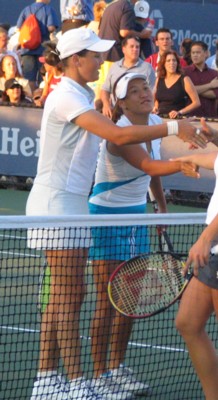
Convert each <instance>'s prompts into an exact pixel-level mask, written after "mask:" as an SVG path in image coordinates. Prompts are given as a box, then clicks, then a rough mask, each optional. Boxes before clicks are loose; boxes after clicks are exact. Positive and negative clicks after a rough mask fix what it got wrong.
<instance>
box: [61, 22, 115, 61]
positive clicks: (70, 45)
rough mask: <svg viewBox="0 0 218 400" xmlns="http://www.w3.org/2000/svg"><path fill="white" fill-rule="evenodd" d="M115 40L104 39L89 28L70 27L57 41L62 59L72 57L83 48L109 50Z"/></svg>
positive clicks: (98, 50) (99, 50) (97, 50)
mask: <svg viewBox="0 0 218 400" xmlns="http://www.w3.org/2000/svg"><path fill="white" fill-rule="evenodd" d="M114 43H115V40H102V39H100V38H99V37H98V36H97V35H96V34H95V33H94V32H93V31H92V30H91V29H89V28H84V27H82V28H78V29H70V30H69V31H67V32H65V33H63V35H62V36H61V37H60V39H59V40H58V43H57V50H58V51H59V53H60V59H61V60H63V59H64V58H67V57H70V56H71V55H73V54H76V53H79V52H80V51H82V50H90V51H96V52H104V51H108V50H109V49H110V48H111V47H112V46H113V45H114Z"/></svg>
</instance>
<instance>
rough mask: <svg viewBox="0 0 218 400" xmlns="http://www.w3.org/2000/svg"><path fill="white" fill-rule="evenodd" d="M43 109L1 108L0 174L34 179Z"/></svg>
mask: <svg viewBox="0 0 218 400" xmlns="http://www.w3.org/2000/svg"><path fill="white" fill-rule="evenodd" d="M41 117H42V110H41V109H37V108H27V107H25V108H24V107H5V106H0V175H16V176H35V174H36V167H37V162H38V155H39V136H40V124H41Z"/></svg>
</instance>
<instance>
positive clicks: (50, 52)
mask: <svg viewBox="0 0 218 400" xmlns="http://www.w3.org/2000/svg"><path fill="white" fill-rule="evenodd" d="M42 46H43V47H44V48H45V50H44V51H43V53H42V56H43V57H45V62H46V63H47V64H49V65H51V66H52V67H58V66H59V68H60V70H61V69H62V68H61V60H60V57H59V53H58V52H57V50H56V44H55V43H54V42H51V41H47V42H43V43H42Z"/></svg>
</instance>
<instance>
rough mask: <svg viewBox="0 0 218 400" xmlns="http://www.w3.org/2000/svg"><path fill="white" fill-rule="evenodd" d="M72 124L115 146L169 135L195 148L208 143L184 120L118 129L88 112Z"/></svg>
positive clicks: (203, 146)
mask: <svg viewBox="0 0 218 400" xmlns="http://www.w3.org/2000/svg"><path fill="white" fill-rule="evenodd" d="M73 122H74V123H75V124H76V125H78V126H80V127H81V128H83V129H85V130H87V131H88V132H92V133H94V134H95V135H97V136H100V137H102V138H104V139H107V140H108V141H111V142H113V143H115V144H117V145H122V144H128V143H141V142H146V141H150V140H154V139H158V138H162V137H165V136H167V135H169V134H170V135H177V136H178V137H179V138H180V139H181V140H183V141H184V142H189V143H191V144H192V145H194V146H195V147H196V146H197V147H198V146H199V147H202V148H205V147H206V145H207V142H208V139H207V137H206V136H205V135H204V134H203V133H202V131H200V133H199V134H197V132H196V131H197V129H196V127H195V126H193V124H191V123H190V122H189V121H188V120H186V119H185V120H180V121H170V122H169V121H168V122H167V123H165V124H160V125H153V126H147V125H146V126H144V125H131V126H125V127H119V126H116V125H115V124H114V123H113V122H112V121H111V120H110V119H108V118H106V117H104V116H103V115H102V114H100V113H99V112H97V111H94V110H90V111H87V112H84V113H83V114H80V115H79V116H78V117H76V118H75V119H74V120H73ZM172 124H173V125H172ZM207 136H209V137H211V133H210V131H209V133H208V132H207ZM217 140H218V132H217Z"/></svg>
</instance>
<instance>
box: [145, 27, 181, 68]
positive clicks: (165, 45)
mask: <svg viewBox="0 0 218 400" xmlns="http://www.w3.org/2000/svg"><path fill="white" fill-rule="evenodd" d="M155 45H156V46H157V47H158V49H159V50H158V52H157V53H154V54H151V55H150V56H149V57H147V58H146V59H145V61H147V62H149V63H150V64H151V65H152V67H153V68H154V70H155V71H157V66H158V63H159V61H160V58H161V56H162V55H163V54H164V53H165V52H166V51H170V50H172V46H173V36H172V32H171V31H170V30H169V29H168V28H160V29H158V31H157V33H156V36H155ZM180 65H181V67H185V66H186V62H185V61H184V59H183V58H182V57H181V58H180Z"/></svg>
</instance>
